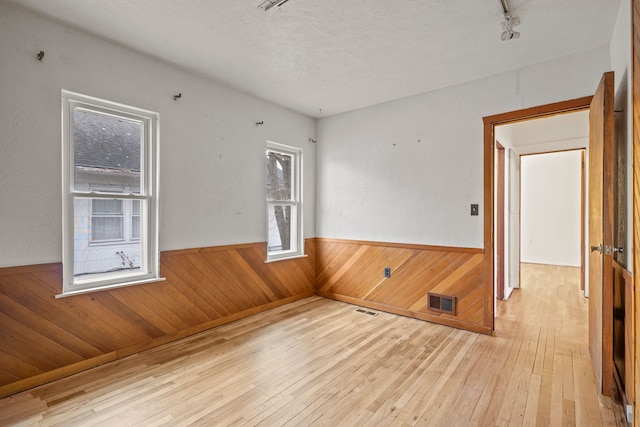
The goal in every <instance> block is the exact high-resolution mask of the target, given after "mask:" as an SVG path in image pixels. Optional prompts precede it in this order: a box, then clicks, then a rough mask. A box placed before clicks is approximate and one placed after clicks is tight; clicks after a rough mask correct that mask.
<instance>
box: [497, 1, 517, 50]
mask: <svg viewBox="0 0 640 427" xmlns="http://www.w3.org/2000/svg"><path fill="white" fill-rule="evenodd" d="M500 5H501V6H502V16H503V18H504V21H502V34H500V40H502V41H508V40H511V39H517V38H520V33H519V32H517V31H513V27H515V26H516V25H519V24H520V18H516V17H512V16H511V11H510V10H509V4H508V3H507V0H500Z"/></svg>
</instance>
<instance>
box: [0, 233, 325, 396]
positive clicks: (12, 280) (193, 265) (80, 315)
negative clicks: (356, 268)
mask: <svg viewBox="0 0 640 427" xmlns="http://www.w3.org/2000/svg"><path fill="white" fill-rule="evenodd" d="M305 251H306V253H307V257H304V258H298V259H293V260H286V261H280V262H274V263H265V259H266V244H265V243H251V244H242V245H233V246H224V247H212V248H201V249H187V250H178V251H169V252H163V253H161V255H160V273H161V275H163V276H164V277H166V278H167V280H166V281H163V282H157V283H152V284H146V285H138V286H131V287H124V288H118V289H113V290H106V291H96V292H92V293H87V294H82V295H76V296H70V297H66V298H60V299H56V298H55V296H56V295H57V294H59V293H60V292H61V289H62V265H61V264H46V265H34V266H22V267H8V268H2V269H0V324H1V325H2V327H0V397H2V396H6V395H9V394H13V393H16V392H18V391H21V390H25V389H28V388H31V387H34V386H36V385H40V384H43V383H46V382H49V381H52V380H54V379H58V378H62V377H64V376H67V375H70V374H73V373H76V372H79V371H82V370H85V369H88V368H91V367H93V366H97V365H100V364H103V363H105V362H109V361H112V360H116V359H119V358H122V357H124V356H127V355H130V354H133V353H136V352H140V351H142V350H146V349H149V348H152V347H156V346H158V345H161V344H164V343H167V342H170V341H173V340H176V339H180V338H183V337H185V336H188V335H192V334H195V333H198V332H201V331H204V330H206V329H210V328H212V327H215V326H218V325H221V324H224V323H228V322H231V321H234V320H238V319H240V318H243V317H247V316H250V315H252V314H256V313H259V312H261V311H265V310H268V309H271V308H274V307H277V306H280V305H284V304H287V303H290V302H293V301H296V300H299V299H302V298H306V297H309V296H311V295H313V294H314V280H315V245H314V243H313V241H307V242H306V243H305Z"/></svg>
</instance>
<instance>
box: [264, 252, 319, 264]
mask: <svg viewBox="0 0 640 427" xmlns="http://www.w3.org/2000/svg"><path fill="white" fill-rule="evenodd" d="M308 256H309V255H307V254H300V255H291V256H285V257H282V258H272V259H268V260H266V261H265V262H264V263H265V264H270V263H272V262H278V261H287V260H290V259H298V258H307V257H308Z"/></svg>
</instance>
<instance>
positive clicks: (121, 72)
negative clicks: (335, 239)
mask: <svg viewBox="0 0 640 427" xmlns="http://www.w3.org/2000/svg"><path fill="white" fill-rule="evenodd" d="M40 50H44V51H45V56H44V59H43V61H42V62H40V61H38V60H37V59H36V53H37V52H38V51H40ZM63 88H64V89H67V90H71V91H75V92H80V93H84V94H86V95H91V96H95V97H100V98H104V99H107V100H110V101H116V102H120V103H124V104H129V105H132V106H136V107H141V108H145V109H149V110H153V111H157V112H159V113H160V123H161V125H160V129H161V130H160V132H161V133H160V147H161V148H160V164H161V166H160V170H161V178H160V186H161V193H160V248H161V249H162V250H168V249H180V248H192V247H201V246H213V245H224V244H235V243H246V242H256V241H266V219H265V210H266V207H265V189H264V186H265V172H264V169H265V166H264V151H265V142H266V140H267V139H269V140H272V141H276V142H279V143H282V144H288V145H293V146H296V147H302V148H303V150H304V161H305V164H304V196H305V200H304V219H305V236H306V237H312V236H314V235H315V206H314V201H315V194H314V191H315V182H314V178H315V163H316V159H315V145H314V144H311V143H309V142H308V139H309V138H314V139H315V137H316V122H315V120H314V119H311V118H308V117H306V116H303V115H300V114H297V113H294V112H291V111H289V110H286V109H284V108H281V107H278V106H275V105H273V104H271V103H268V102H265V101H262V100H259V99H257V98H254V97H251V96H248V95H245V94H242V93H239V92H237V91H234V90H231V89H229V88H226V87H224V86H221V85H219V84H216V83H214V82H212V81H210V80H206V79H203V78H201V77H198V76H195V75H193V74H189V73H187V72H184V71H182V70H180V69H179V68H177V67H174V66H171V65H167V64H165V63H162V62H158V61H156V60H154V59H152V58H149V57H145V56H143V55H140V54H138V53H136V52H134V51H132V50H129V49H126V48H123V47H121V46H119V45H115V44H112V43H109V42H106V41H103V40H100V39H97V38H94V37H92V36H89V35H86V34H84V33H81V32H78V31H76V30H74V29H70V28H68V27H64V26H61V25H59V24H57V23H54V22H52V21H49V20H46V19H43V18H41V17H39V16H37V15H34V14H32V13H30V12H27V11H25V10H23V9H20V8H17V7H15V6H13V5H10V4H7V3H6V2H0V94H2V95H1V96H2V98H1V100H0V129H1V132H0V242H1V244H0V267H2V266H12V265H25V264H36V263H45V262H57V261H60V260H61V256H62V249H61V248H62V243H61V236H62V231H61V224H62V218H61V204H62V201H61V197H62V196H61V136H60V133H61V131H60V126H61V125H60V116H61V112H60V108H61V107H60V96H61V95H60V93H61V89H63ZM178 92H182V94H183V96H182V99H180V100H178V101H174V100H173V95H174V94H176V93H178ZM259 121H264V125H263V126H260V127H257V126H256V122H259Z"/></svg>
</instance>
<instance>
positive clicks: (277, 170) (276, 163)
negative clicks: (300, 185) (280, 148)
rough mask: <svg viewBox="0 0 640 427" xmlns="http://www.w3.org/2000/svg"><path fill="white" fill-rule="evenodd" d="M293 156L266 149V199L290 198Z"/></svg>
mask: <svg viewBox="0 0 640 427" xmlns="http://www.w3.org/2000/svg"><path fill="white" fill-rule="evenodd" d="M292 166H293V157H292V156H290V155H287V154H282V153H276V152H274V151H267V200H291V194H292V186H291V184H292V182H291V169H292Z"/></svg>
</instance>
